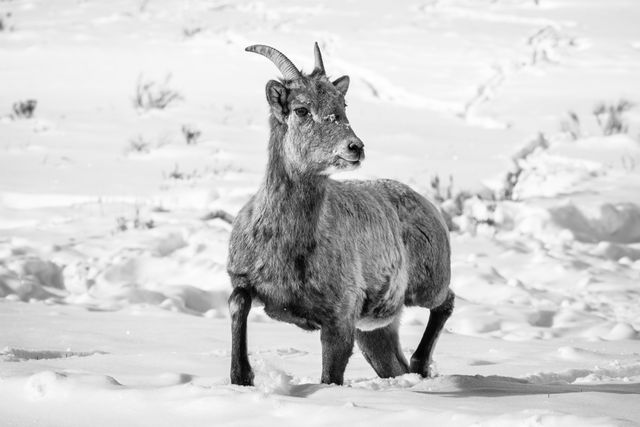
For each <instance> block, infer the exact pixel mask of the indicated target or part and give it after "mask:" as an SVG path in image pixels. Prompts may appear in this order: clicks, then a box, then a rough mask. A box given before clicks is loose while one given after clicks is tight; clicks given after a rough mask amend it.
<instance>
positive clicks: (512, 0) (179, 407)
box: [0, 0, 640, 426]
mask: <svg viewBox="0 0 640 427" xmlns="http://www.w3.org/2000/svg"><path fill="white" fill-rule="evenodd" d="M396 3H397V4H393V5H390V4H388V3H387V2H383V1H375V2H355V1H354V2H340V1H326V2H315V3H301V2H298V1H284V0H282V1H274V2H260V1H228V2H225V1H213V0H212V1H206V0H201V1H196V0H181V1H180V0H140V1H136V2H131V1H125V0H120V1H110V2H98V1H95V0H56V1H51V0H4V1H0V29H1V30H0V58H2V61H1V63H0V82H1V83H0V86H1V87H0V317H1V320H0V417H1V419H2V422H1V423H0V424H2V425H17V426H23V425H42V426H60V425H64V426H84V425H87V424H91V425H95V426H110V425H158V426H162V425H168V426H169V425H171V426H173V425H193V426H197V425H211V424H215V425H300V424H309V425H328V424H338V425H343V424H353V425H390V424H398V423H402V424H403V425H404V424H406V425H424V424H425V423H433V424H436V423H439V424H441V425H447V426H449V425H452V426H457V425H461V426H463V425H483V426H513V425H544V426H558V425H563V426H564V425H579V426H586V425H637V424H640V409H639V408H638V405H637V400H638V395H639V394H640V307H639V304H638V301H639V300H640V107H634V106H631V107H630V108H626V107H625V106H624V104H623V103H621V102H620V101H621V100H623V99H626V100H628V101H630V102H631V103H634V102H635V103H640V81H639V80H638V77H637V76H639V75H640V27H639V26H638V22H640V5H639V4H638V3H637V1H635V0H626V1H625V0H612V1H608V2H601V1H597V0H581V1H579V2H578V1H573V2H571V1H560V0H540V1H539V2H535V1H533V0H493V1H490V0H486V1H485V0H473V1H472V0H439V1H438V0H425V1H407V2H400V3H398V2H396ZM316 40H317V41H318V42H319V44H320V46H321V47H322V49H323V52H324V56H325V65H326V67H327V69H328V71H329V73H331V74H332V75H334V76H336V77H338V76H340V75H342V74H348V75H350V76H351V79H352V80H351V81H352V83H351V88H350V92H349V94H348V97H347V98H348V102H349V107H348V110H349V117H350V120H351V123H352V125H353V127H354V129H355V130H356V132H357V133H358V135H359V136H360V137H361V138H362V139H363V141H364V142H365V144H366V151H367V160H366V161H365V162H364V164H363V167H362V168H361V169H360V170H359V171H357V172H355V173H351V174H350V175H348V176H349V177H356V178H374V177H389V178H396V179H400V180H402V181H404V182H407V183H409V184H410V185H412V186H413V187H414V188H416V189H417V190H419V191H421V192H422V193H424V194H426V195H428V196H430V197H432V198H434V199H437V200H438V201H440V203H441V205H442V208H443V210H444V211H446V212H448V213H449V215H450V216H451V217H452V219H451V223H452V227H453V228H454V229H455V231H453V232H452V243H453V279H452V287H453V289H454V290H455V291H456V293H457V296H458V298H457V306H456V311H455V312H454V315H453V317H452V318H451V319H450V321H449V323H448V324H447V330H446V332H445V334H443V336H442V337H441V339H440V341H439V344H438V346H437V347H436V353H435V362H436V365H437V372H438V373H439V376H437V377H435V378H433V379H421V378H418V377H416V376H414V375H406V376H403V377H400V378H395V379H392V380H382V379H379V378H377V377H376V376H375V374H374V372H373V370H372V369H371V368H370V367H369V366H368V365H367V363H366V362H365V360H364V358H363V356H362V355H361V354H360V353H359V351H358V350H357V349H356V350H355V353H354V356H353V357H352V359H351V361H350V363H349V366H348V368H347V372H346V376H345V378H346V384H345V386H342V387H337V386H321V385H319V384H318V382H319V377H320V343H319V336H318V334H315V333H307V332H303V331H301V330H298V329H296V328H295V327H293V326H290V325H286V324H282V323H277V322H274V321H272V320H270V319H269V318H268V317H266V316H265V315H264V313H263V312H262V311H261V310H260V309H259V308H255V309H254V310H253V311H252V313H251V316H250V324H249V346H250V352H251V354H250V356H251V359H252V362H253V365H254V368H255V370H256V387H255V388H243V387H236V386H231V385H230V384H229V380H228V369H229V348H230V345H229V344H230V332H229V320H228V314H227V309H226V298H227V296H228V294H229V287H230V286H229V281H228V278H227V276H226V272H225V259H226V250H227V249H226V246H227V239H228V235H229V230H230V227H229V225H228V224H227V223H226V222H224V221H222V220H220V219H213V220H203V217H205V216H206V215H207V214H208V213H209V212H212V211H214V210H217V209H224V210H226V211H228V212H230V213H232V214H234V213H235V212H236V211H237V210H238V209H239V207H240V206H241V205H242V204H243V203H244V202H245V201H246V200H247V198H248V197H249V196H250V195H251V193H252V192H253V191H254V190H255V188H256V187H257V185H258V183H259V181H260V179H261V177H262V174H263V172H264V165H265V162H266V139H267V133H268V129H267V122H266V116H267V107H266V102H265V100H264V84H265V83H266V81H267V80H268V79H270V78H274V77H277V70H276V69H275V68H274V67H273V65H272V64H270V63H269V62H268V61H266V60H265V59H264V58H260V57H258V56H257V55H251V54H248V53H246V52H244V47H245V46H247V45H249V44H253V43H265V44H270V45H272V46H275V47H277V48H278V49H281V50H282V51H284V52H285V53H286V54H287V55H288V56H289V57H290V58H291V59H292V60H293V61H294V62H295V63H296V64H297V65H298V66H300V67H302V68H303V69H306V70H309V69H310V68H311V64H312V60H313V58H312V46H313V41H316ZM148 82H155V86H154V87H152V88H151V89H152V90H156V89H158V88H159V87H162V86H164V87H165V88H167V89H169V90H173V91H175V93H176V94H178V95H179V99H176V100H175V101H173V102H171V103H169V105H168V106H167V107H166V108H164V109H150V110H145V109H141V108H136V107H135V106H134V98H135V95H136V87H137V86H143V85H144V84H145V83H148ZM28 99H34V100H37V106H36V108H35V110H34V114H33V117H31V118H25V117H18V115H17V114H16V113H14V112H13V111H12V108H13V104H14V103H16V102H18V101H26V100H28ZM598 104H603V105H604V109H602V113H601V114H598V115H595V114H594V113H593V111H594V109H595V108H596V106H597V105H598ZM609 106H614V108H615V106H620V109H621V110H623V111H622V112H621V113H620V114H617V113H616V114H614V115H612V114H611V113H609ZM615 119H619V120H620V121H621V126H620V127H621V128H624V129H622V132H619V133H618V132H615V131H609V130H611V129H613V128H615V124H614V123H613V122H614V121H615ZM183 127H184V128H185V129H187V130H188V131H189V130H190V131H191V132H193V131H199V132H200V133H201V134H200V136H199V137H196V136H194V137H193V138H192V139H191V140H190V141H187V138H186V137H185V132H183V130H182V129H183ZM607 129H609V130H607ZM187 133H189V132H187ZM188 142H189V143H188ZM436 175H437V176H438V177H439V181H440V182H439V186H437V185H432V184H431V182H432V178H433V177H434V176H436ZM345 176H346V175H345ZM450 176H452V177H453V185H452V186H451V185H450V181H449V177H450ZM509 182H511V183H509ZM449 193H450V194H449ZM427 319H428V312H427V311H426V310H421V309H407V310H406V312H405V314H404V318H403V325H402V328H401V339H402V342H403V346H404V348H405V350H406V353H407V354H410V353H411V351H412V350H413V348H414V347H415V346H416V345H417V343H418V341H419V338H420V336H421V334H422V331H423V330H424V327H425V325H426V320H427Z"/></svg>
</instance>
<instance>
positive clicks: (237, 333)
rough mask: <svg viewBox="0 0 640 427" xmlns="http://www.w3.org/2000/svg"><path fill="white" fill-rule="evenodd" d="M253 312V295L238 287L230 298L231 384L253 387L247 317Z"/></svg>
mask: <svg viewBox="0 0 640 427" xmlns="http://www.w3.org/2000/svg"><path fill="white" fill-rule="evenodd" d="M249 310H251V294H250V293H249V291H248V290H247V289H246V288H243V287H236V288H234V289H233V292H231V296H230V297H229V312H230V313H231V383H232V384H237V385H253V371H252V370H251V365H250V364H249V355H248V354H247V316H248V315H249Z"/></svg>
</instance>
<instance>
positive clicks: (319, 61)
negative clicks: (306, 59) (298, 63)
mask: <svg viewBox="0 0 640 427" xmlns="http://www.w3.org/2000/svg"><path fill="white" fill-rule="evenodd" d="M313 56H314V57H315V59H316V66H315V69H316V70H318V71H320V72H321V73H322V74H323V75H324V74H325V72H324V63H323V62H322V54H321V53H320V46H318V42H316V44H315V45H314V47H313Z"/></svg>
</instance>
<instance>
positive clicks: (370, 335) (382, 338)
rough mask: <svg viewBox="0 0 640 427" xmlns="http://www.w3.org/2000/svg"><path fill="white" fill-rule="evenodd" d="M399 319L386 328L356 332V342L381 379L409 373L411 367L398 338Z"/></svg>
mask: <svg viewBox="0 0 640 427" xmlns="http://www.w3.org/2000/svg"><path fill="white" fill-rule="evenodd" d="M399 324H400V321H399V318H398V319H396V320H394V321H393V322H392V323H391V324H389V325H387V326H385V327H384V328H380V329H374V330H373V331H360V330H357V331H356V342H357V343H358V347H360V350H361V351H362V354H363V355H364V358H365V359H366V360H367V362H369V364H370V365H371V367H372V368H373V370H374V371H376V374H378V376H379V377H381V378H392V377H397V376H398V375H403V374H406V373H409V365H408V364H407V360H406V359H405V357H404V355H403V354H402V349H401V347H400V340H399V338H398V326H399Z"/></svg>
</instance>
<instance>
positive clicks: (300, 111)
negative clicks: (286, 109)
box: [293, 107, 309, 117]
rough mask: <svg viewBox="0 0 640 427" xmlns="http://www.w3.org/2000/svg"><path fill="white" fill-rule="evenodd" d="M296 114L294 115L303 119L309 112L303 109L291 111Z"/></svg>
mask: <svg viewBox="0 0 640 427" xmlns="http://www.w3.org/2000/svg"><path fill="white" fill-rule="evenodd" d="M293 111H295V112H296V114H297V115H298V117H304V116H306V115H307V114H309V110H307V109H306V108H304V107H300V108H296V109H295V110H293Z"/></svg>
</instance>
